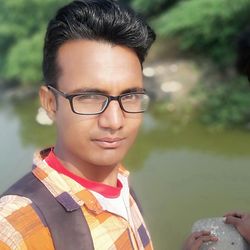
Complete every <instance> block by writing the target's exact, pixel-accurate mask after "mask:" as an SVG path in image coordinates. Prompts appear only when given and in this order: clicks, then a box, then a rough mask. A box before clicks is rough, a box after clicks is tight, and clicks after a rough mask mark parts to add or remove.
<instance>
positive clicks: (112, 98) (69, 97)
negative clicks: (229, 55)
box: [47, 85, 150, 115]
mask: <svg viewBox="0 0 250 250" xmlns="http://www.w3.org/2000/svg"><path fill="white" fill-rule="evenodd" d="M47 88H48V89H49V90H51V91H52V92H53V93H54V94H59V95H61V96H62V97H64V98H65V99H67V100H68V101H69V103H70V107H71V110H72V112H73V113H75V114H78V115H99V114H101V113H103V112H104V111H105V110H106V109H107V107H108V106H109V103H110V102H111V101H118V103H119V106H120V108H121V110H123V111H124V112H126V113H131V114H138V113H144V112H146V111H147V109H145V110H142V111H136V112H131V111H127V110H126V109H125V108H124V107H123V105H122V102H121V99H122V97H124V96H128V95H131V94H141V95H142V94H143V95H146V96H147V97H148V99H149V102H150V97H149V95H148V94H147V92H146V90H145V89H143V91H138V92H129V93H124V94H121V95H118V96H111V95H106V94H103V93H98V92H84V93H74V94H68V93H64V92H62V91H60V90H58V89H56V88H54V87H53V86H51V85H47ZM89 94H91V95H100V96H105V97H107V98H108V101H107V102H106V104H105V105H104V107H103V109H102V110H101V111H99V112H95V113H86V114H84V113H79V112H77V111H75V109H74V105H73V98H74V97H75V96H81V95H89Z"/></svg>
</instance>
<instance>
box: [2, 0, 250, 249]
mask: <svg viewBox="0 0 250 250" xmlns="http://www.w3.org/2000/svg"><path fill="white" fill-rule="evenodd" d="M67 2H70V1H66V0H29V1H28V0H8V1H3V0H2V1H1V8H0V138H1V146H0V147H1V150H0V157H1V165H0V167H1V172H0V191H1V192H3V191H4V190H5V189H6V188H7V187H8V186H9V185H10V184H11V183H13V182H14V181H15V180H17V179H18V178H19V177H21V176H22V175H23V174H24V173H25V172H27V171H29V170H30V169H31V161H32V155H33V152H34V150H35V149H37V148H42V147H45V146H50V145H53V142H54V138H55V130H54V128H53V126H49V125H46V123H47V122H46V119H45V120H44V119H43V116H42V115H41V114H40V115H38V114H39V112H38V108H39V101H38V98H37V90H38V88H39V86H40V85H41V83H42V75H41V56H42V47H43V38H44V34H45V30H46V26H47V22H48V20H49V19H50V18H51V17H52V16H53V14H54V12H55V10H56V9H57V8H58V7H60V6H62V5H64V4H65V3H67ZM123 2H125V3H127V4H130V5H131V6H132V7H133V8H134V9H136V10H137V11H139V12H140V13H142V14H143V15H144V16H145V17H146V18H147V20H148V21H149V23H150V24H151V26H152V27H153V28H154V29H155V31H156V33H157V35H158V37H157V42H156V43H155V45H154V46H153V48H152V50H151V52H150V54H149V56H148V59H147V61H146V62H145V65H144V70H143V73H144V77H145V86H146V88H147V90H148V91H149V93H150V95H151V98H152V105H151V107H150V111H149V112H148V113H146V114H145V119H144V123H143V126H142V129H141V132H140V135H139V137H138V140H137V142H136V144H135V146H134V147H133V148H132V150H131V151H130V153H129V155H128V157H127V158H126V159H125V164H126V166H127V167H128V168H129V170H130V171H131V173H132V174H131V182H132V184H133V186H134V187H135V189H136V190H137V193H138V195H139V196H140V198H141V201H142V204H143V206H144V211H145V218H146V220H147V223H148V225H149V228H150V231H151V232H152V237H153V240H154V244H155V248H156V249H169V250H174V249H179V248H180V246H181V244H182V242H183V240H184V239H185V237H186V236H187V235H188V234H189V232H190V230H191V226H192V224H193V222H194V221H196V220H198V219H200V218H205V217H214V216H222V215H223V213H224V212H226V211H228V210H232V209H239V210H245V211H250V196H249V187H250V184H249V183H250V182H249V180H250V83H249V82H248V80H247V77H246V76H245V74H246V69H247V67H248V68H249V63H248V64H247V60H248V61H249V58H250V16H249V13H250V1H249V0H237V1H235V0H154V1H152V0H127V1H125V0H124V1H123ZM41 117H42V119H41ZM38 121H40V123H38ZM41 123H43V124H45V125H41Z"/></svg>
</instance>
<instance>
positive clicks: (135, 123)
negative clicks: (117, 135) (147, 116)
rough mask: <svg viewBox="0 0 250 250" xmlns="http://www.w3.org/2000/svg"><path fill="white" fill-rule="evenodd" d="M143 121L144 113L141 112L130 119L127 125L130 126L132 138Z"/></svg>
mask: <svg viewBox="0 0 250 250" xmlns="http://www.w3.org/2000/svg"><path fill="white" fill-rule="evenodd" d="M141 123H142V115H141V114H136V117H132V118H131V119H129V122H128V123H127V127H128V133H129V135H130V137H131V138H133V139H134V138H135V137H136V135H137V133H138V130H139V128H140V126H141Z"/></svg>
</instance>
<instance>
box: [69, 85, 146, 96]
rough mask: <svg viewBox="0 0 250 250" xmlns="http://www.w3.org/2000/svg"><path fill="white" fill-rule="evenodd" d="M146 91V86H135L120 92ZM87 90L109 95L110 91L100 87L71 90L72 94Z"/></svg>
mask: <svg viewBox="0 0 250 250" xmlns="http://www.w3.org/2000/svg"><path fill="white" fill-rule="evenodd" d="M145 91H146V90H145V89H144V88H138V87H134V88H128V89H125V90H123V91H122V92H121V93H120V94H127V93H134V92H145ZM85 92H88V93H98V94H105V95H109V93H108V91H106V90H102V89H98V88H81V89H75V90H73V91H71V92H70V94H82V93H85Z"/></svg>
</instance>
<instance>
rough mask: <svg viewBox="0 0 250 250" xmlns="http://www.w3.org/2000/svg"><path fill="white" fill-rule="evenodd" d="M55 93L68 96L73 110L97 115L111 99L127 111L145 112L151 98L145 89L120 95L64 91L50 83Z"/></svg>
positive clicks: (77, 112) (49, 87)
mask: <svg viewBox="0 0 250 250" xmlns="http://www.w3.org/2000/svg"><path fill="white" fill-rule="evenodd" d="M48 89H50V90H51V91H52V92H53V93H54V94H59V95H61V96H63V97H64V98H66V99H67V100H68V101H69V103H70V106H71V110H72V111H73V112H74V113H76V114H79V115H97V114H101V113H103V112H104V111H105V110H106V108H107V107H108V105H109V103H110V102H111V101H118V103H119V105H120V107H121V109H122V110H123V111H125V112H127V113H143V112H145V111H146V110H147V109H148V106H149V102H150V98H149V96H148V95H147V93H146V92H145V91H140V92H130V93H125V94H122V95H119V96H110V95H106V94H100V93H95V92H83V93H75V94H67V93H64V92H62V91H60V90H58V89H56V88H54V87H52V86H51V85H48Z"/></svg>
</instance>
